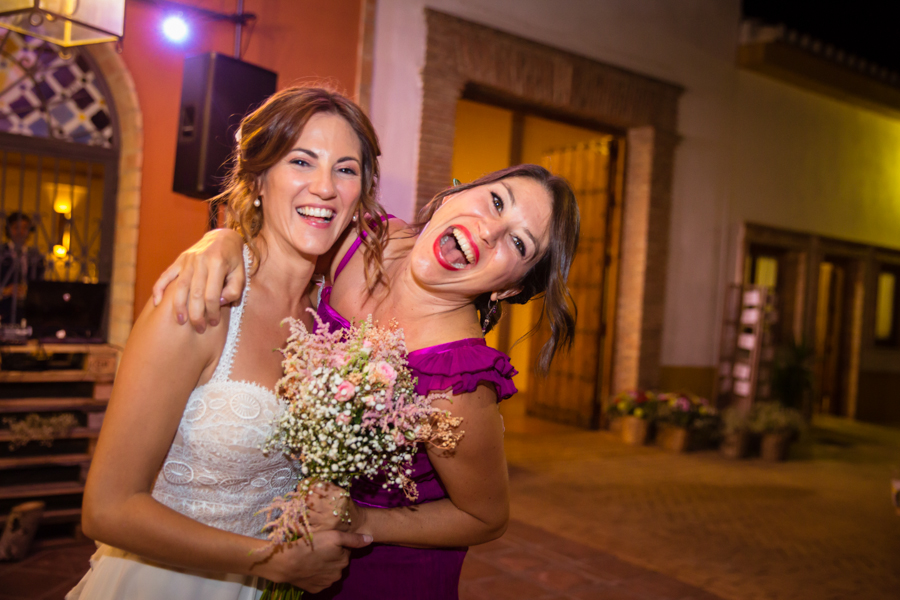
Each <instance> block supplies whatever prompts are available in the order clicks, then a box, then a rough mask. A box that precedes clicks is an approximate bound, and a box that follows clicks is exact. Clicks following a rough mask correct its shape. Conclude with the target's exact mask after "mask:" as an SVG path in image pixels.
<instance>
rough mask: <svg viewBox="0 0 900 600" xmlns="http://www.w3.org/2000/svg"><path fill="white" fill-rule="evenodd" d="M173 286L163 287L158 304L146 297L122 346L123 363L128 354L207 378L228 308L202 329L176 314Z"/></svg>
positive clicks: (219, 347)
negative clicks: (215, 323) (217, 321)
mask: <svg viewBox="0 0 900 600" xmlns="http://www.w3.org/2000/svg"><path fill="white" fill-rule="evenodd" d="M174 296H175V289H174V287H172V286H169V287H168V288H166V290H165V293H164V294H163V300H162V302H160V304H159V306H154V305H153V302H152V301H148V302H147V304H146V305H145V306H144V309H143V310H142V311H141V314H140V316H139V317H138V319H137V321H136V322H135V324H134V328H133V329H132V331H131V335H130V336H129V338H128V343H127V344H126V346H125V354H124V355H123V363H125V362H126V361H127V360H128V357H129V356H131V357H133V358H134V359H137V360H139V361H140V362H141V363H142V364H145V365H148V366H149V365H150V364H153V365H160V366H163V365H166V364H173V365H174V364H177V365H178V366H179V367H180V368H178V369H177V370H178V371H179V372H182V369H186V373H190V372H194V371H196V374H197V377H198V382H199V383H202V382H203V381H204V380H206V379H209V377H211V375H212V371H213V370H214V369H215V365H216V363H217V362H218V359H219V356H220V355H221V353H222V349H223V348H224V346H225V340H226V337H227V335H228V322H229V317H230V316H231V308H229V307H223V313H222V314H223V318H222V320H221V321H220V322H219V324H218V325H216V326H215V327H207V328H206V330H205V331H204V332H202V333H200V332H198V331H196V330H195V329H194V328H193V327H191V326H190V325H189V324H186V325H180V324H179V323H178V321H177V320H176V318H175V305H174Z"/></svg>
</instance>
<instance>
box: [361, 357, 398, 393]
mask: <svg viewBox="0 0 900 600" xmlns="http://www.w3.org/2000/svg"><path fill="white" fill-rule="evenodd" d="M370 367H371V368H370V370H369V382H370V383H381V384H383V385H386V386H389V387H390V386H393V385H394V382H395V381H396V380H397V371H395V370H394V367H392V366H391V365H390V364H388V363H386V362H384V361H383V360H379V361H378V362H377V363H375V364H374V365H370ZM367 368H368V367H367Z"/></svg>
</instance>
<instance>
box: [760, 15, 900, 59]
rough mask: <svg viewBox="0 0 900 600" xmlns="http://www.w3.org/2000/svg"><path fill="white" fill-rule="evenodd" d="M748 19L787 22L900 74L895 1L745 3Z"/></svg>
mask: <svg viewBox="0 0 900 600" xmlns="http://www.w3.org/2000/svg"><path fill="white" fill-rule="evenodd" d="M742 4H743V13H744V17H745V18H754V17H755V18H758V19H760V20H762V21H764V22H766V23H771V24H778V23H784V24H785V25H787V26H788V27H790V28H793V29H796V30H798V31H800V32H802V33H808V34H809V35H811V36H813V37H815V38H817V39H820V40H822V41H823V42H830V43H832V44H834V45H835V46H837V47H838V48H841V49H843V50H845V51H847V52H851V53H853V54H855V55H857V56H860V57H863V58H865V59H866V60H868V61H871V62H874V63H877V64H879V65H881V66H884V67H888V68H890V69H893V70H895V71H900V41H898V40H900V35H898V20H897V17H896V16H895V15H896V13H898V12H900V3H898V2H897V1H896V0H743V2H742Z"/></svg>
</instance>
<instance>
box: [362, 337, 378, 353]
mask: <svg viewBox="0 0 900 600" xmlns="http://www.w3.org/2000/svg"><path fill="white" fill-rule="evenodd" d="M374 347H375V346H374V345H373V344H372V342H370V341H369V340H364V341H363V343H362V352H363V354H368V353H369V352H371V351H372V348H374Z"/></svg>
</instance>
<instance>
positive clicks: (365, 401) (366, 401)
mask: <svg viewBox="0 0 900 600" xmlns="http://www.w3.org/2000/svg"><path fill="white" fill-rule="evenodd" d="M362 402H363V404H365V405H366V406H367V407H369V408H372V407H373V406H375V397H374V396H365V397H364V398H363V399H362Z"/></svg>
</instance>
